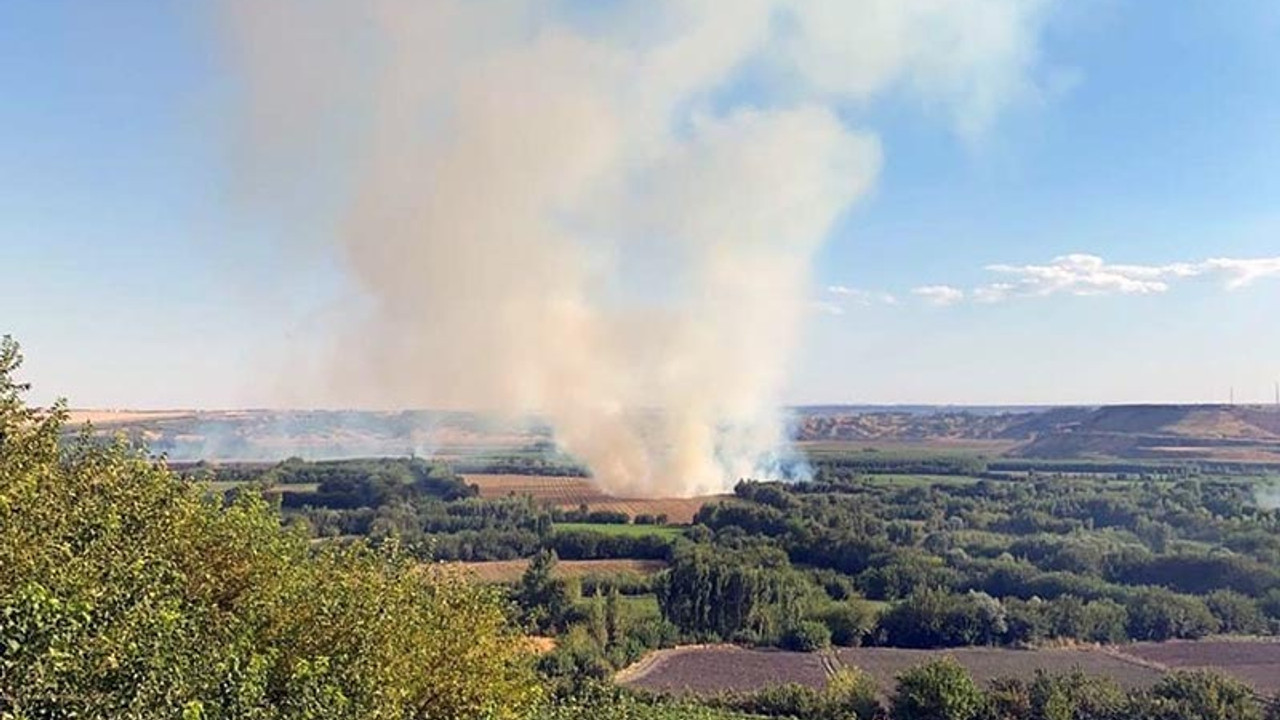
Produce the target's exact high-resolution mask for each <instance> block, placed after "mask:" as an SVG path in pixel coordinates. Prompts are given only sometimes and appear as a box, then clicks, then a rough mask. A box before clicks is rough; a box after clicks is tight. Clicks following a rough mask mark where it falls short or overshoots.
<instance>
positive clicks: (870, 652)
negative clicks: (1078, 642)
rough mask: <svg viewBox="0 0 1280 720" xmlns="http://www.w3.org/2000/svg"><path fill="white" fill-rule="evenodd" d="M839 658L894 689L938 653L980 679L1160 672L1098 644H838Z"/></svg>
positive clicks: (1146, 680) (1128, 676) (1125, 683)
mask: <svg viewBox="0 0 1280 720" xmlns="http://www.w3.org/2000/svg"><path fill="white" fill-rule="evenodd" d="M836 656H837V657H838V658H839V661H840V664H841V665H843V666H846V667H856V668H859V669H861V670H863V671H865V672H867V673H869V674H870V675H871V676H872V677H873V678H875V680H876V683H877V684H878V685H879V686H880V688H881V690H883V691H884V692H886V693H887V692H890V691H891V690H892V689H893V686H894V683H895V682H896V678H897V676H898V675H899V674H900V673H902V672H903V671H905V670H907V669H909V668H912V667H915V666H916V665H921V664H923V663H925V662H928V661H929V660H933V659H935V658H938V657H940V656H950V657H953V658H955V659H956V660H957V661H958V662H959V663H960V664H961V665H963V666H964V667H965V668H966V669H967V670H968V671H969V674H970V675H972V676H973V679H974V680H975V681H977V682H978V684H979V685H986V684H987V683H988V682H990V681H991V680H995V679H996V678H1001V677H1017V678H1022V679H1024V680H1029V679H1031V678H1032V677H1034V676H1035V673H1036V672H1037V671H1041V670H1042V671H1045V672H1048V673H1052V674H1063V673H1070V672H1074V671H1076V670H1081V671H1083V672H1085V673H1087V674H1089V675H1098V676H1101V677H1106V678H1109V679H1111V680H1114V681H1115V682H1116V683H1117V684H1119V685H1120V686H1121V687H1123V688H1125V689H1135V688H1145V687H1149V686H1151V685H1153V684H1154V683H1155V682H1156V681H1157V680H1159V679H1160V676H1161V675H1163V674H1164V673H1163V672H1162V671H1161V670H1160V669H1158V668H1155V667H1152V666H1151V665H1149V664H1146V663H1141V662H1138V661H1136V660H1131V659H1128V658H1124V657H1120V656H1117V655H1116V654H1114V653H1112V652H1110V651H1109V650H1106V649H1103V648H1098V647H1082V648H1044V649H1039V650H1019V649H1012V648H954V649H949V650H906V649H900V648H841V649H840V650H839V651H837V653H836Z"/></svg>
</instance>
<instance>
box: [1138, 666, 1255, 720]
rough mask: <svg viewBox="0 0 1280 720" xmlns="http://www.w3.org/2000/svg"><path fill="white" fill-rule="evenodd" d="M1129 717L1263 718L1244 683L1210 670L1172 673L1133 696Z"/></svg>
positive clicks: (1164, 719)
mask: <svg viewBox="0 0 1280 720" xmlns="http://www.w3.org/2000/svg"><path fill="white" fill-rule="evenodd" d="M1130 714H1131V716H1132V717H1140V718H1153V719H1155V720H1263V709H1262V707H1261V706H1260V704H1259V703H1258V701H1257V700H1256V699H1255V698H1254V694H1253V691H1252V690H1250V689H1249V687H1248V686H1246V685H1244V684H1243V683H1241V682H1239V681H1238V680H1234V679H1232V678H1226V677H1223V676H1221V675H1218V674H1216V673H1211V672H1202V671H1197V672H1176V673H1173V674H1171V675H1167V676H1165V677H1164V678H1163V679H1161V680H1160V682H1159V683H1157V684H1156V686H1155V687H1153V688H1152V689H1151V691H1150V692H1149V693H1147V694H1144V695H1140V696H1138V697H1137V698H1135V701H1134V703H1133V707H1132V708H1131V709H1130Z"/></svg>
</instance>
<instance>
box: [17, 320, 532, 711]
mask: <svg viewBox="0 0 1280 720" xmlns="http://www.w3.org/2000/svg"><path fill="white" fill-rule="evenodd" d="M20 363H21V355H20V354H19V353H18V351H17V346H16V344H14V343H13V342H12V341H11V340H9V339H8V338H6V339H4V340H3V341H2V342H0V716H2V717H12V718H37V717H48V718H62V717H128V718H136V719H138V720H150V719H151V718H174V717H183V718H223V717H236V718H254V719H258V718H261V719H265V718H273V719H274V718H284V719H292V718H314V719H316V720H319V719H329V718H332V719H339V718H341V719H344V720H345V719H348V718H350V719H352V720H354V719H355V718H426V717H431V718H457V719H461V718H472V717H480V718H517V717H524V716H526V715H527V714H528V712H529V711H530V710H531V709H532V708H533V707H534V706H536V705H537V703H538V699H539V695H540V691H539V690H538V687H537V685H536V684H535V683H534V680H533V676H532V674H531V673H530V671H529V668H528V662H527V659H526V657H525V654H524V652H525V651H524V650H523V649H522V648H523V646H524V644H523V643H521V642H519V640H518V638H517V637H516V636H515V635H514V634H513V632H512V628H510V626H509V625H508V623H507V622H506V617H505V612H504V607H503V604H502V602H501V599H500V598H499V597H498V596H497V595H496V594H495V593H494V592H493V591H491V590H486V589H483V588H478V587H475V586H472V585H471V584H469V583H467V582H466V581H465V580H464V579H463V578H462V577H460V576H459V575H458V574H457V573H455V572H452V571H450V570H448V569H445V568H443V567H439V566H437V567H430V568H425V569H424V568H422V567H421V566H419V565H418V564H417V563H414V562H412V561H411V560H410V559H409V558H407V557H406V556H405V554H404V553H401V552H400V551H399V549H398V547H397V546H396V544H395V543H394V542H392V543H389V544H388V546H387V547H385V548H383V549H381V550H377V551H375V550H373V549H370V548H369V547H367V546H365V545H363V544H360V543H355V544H351V545H350V546H346V547H338V546H325V547H321V548H315V549H313V548H312V547H310V544H309V542H308V540H307V538H305V537H303V536H302V535H300V534H298V533H296V532H293V531H290V530H288V529H285V528H282V527H281V524H280V517H279V515H278V513H277V512H276V511H275V509H274V508H273V507H272V506H271V505H269V504H268V503H266V502H265V501H264V500H263V499H262V498H261V497H260V496H259V495H257V494H255V493H252V492H246V493H241V494H238V495H237V496H236V497H235V498H234V500H233V501H231V502H230V503H229V504H224V503H223V501H222V499H221V498H218V497H212V496H210V495H209V494H208V493H207V492H206V491H205V490H203V489H202V488H200V487H197V486H195V485H193V484H190V483H187V482H184V481H182V480H181V479H180V478H178V477H176V476H175V475H173V474H172V473H171V472H170V471H169V470H168V469H167V468H166V467H164V466H163V465H162V464H156V463H153V462H152V461H150V460H149V459H147V458H146V457H145V456H143V455H142V454H140V453H139V452H137V451H135V450H132V449H130V448H129V447H127V446H126V445H124V444H123V443H119V442H116V443H106V442H102V441H100V440H98V439H95V438H92V437H90V436H89V435H87V434H84V435H81V437H80V438H79V439H78V440H74V441H72V442H71V443H70V444H69V445H68V446H67V447H65V448H63V447H60V436H61V434H62V430H63V421H64V418H65V414H64V413H63V412H62V410H61V405H58V406H55V408H54V409H53V410H52V411H49V412H40V411H37V410H34V409H31V408H28V407H27V406H26V405H25V403H24V402H23V396H22V394H23V392H24V391H25V386H24V385H21V384H19V383H17V382H16V381H15V380H14V377H13V374H14V372H15V371H16V370H17V369H18V367H19V366H20Z"/></svg>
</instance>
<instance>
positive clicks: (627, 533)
mask: <svg viewBox="0 0 1280 720" xmlns="http://www.w3.org/2000/svg"><path fill="white" fill-rule="evenodd" d="M556 532H595V533H601V534H604V535H614V536H622V537H643V536H645V535H659V536H661V537H665V538H674V537H676V536H677V535H679V534H680V532H681V530H680V528H678V527H672V526H669V525H630V524H625V525H624V524H621V523H614V524H610V523H556Z"/></svg>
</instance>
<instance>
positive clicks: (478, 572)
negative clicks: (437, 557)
mask: <svg viewBox="0 0 1280 720" xmlns="http://www.w3.org/2000/svg"><path fill="white" fill-rule="evenodd" d="M457 565H459V566H460V567H462V568H463V569H465V570H466V571H467V572H469V573H472V574H474V575H475V578H476V579H477V580H479V581H480V582H487V583H505V582H515V581H516V580H519V579H520V576H521V575H523V574H524V571H525V568H527V567H528V566H529V561H528V560H496V561H491V562H464V563H457ZM665 567H666V563H664V562H662V561H661V560H561V561H559V562H557V563H556V568H555V571H554V574H555V575H556V576H557V577H563V578H579V577H586V576H588V575H652V574H654V573H656V572H658V571H660V570H662V569H663V568H665Z"/></svg>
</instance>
